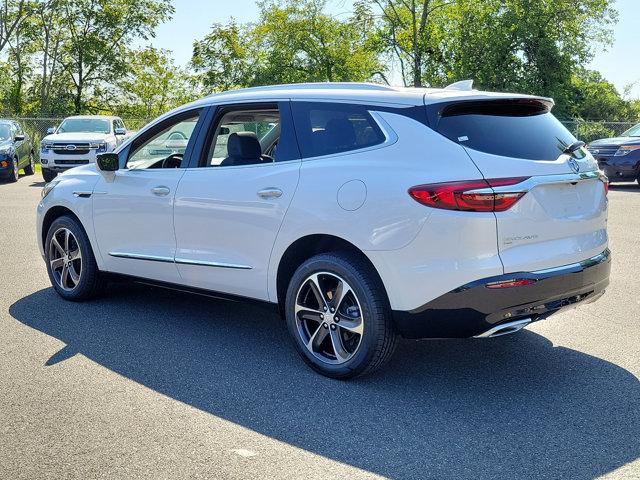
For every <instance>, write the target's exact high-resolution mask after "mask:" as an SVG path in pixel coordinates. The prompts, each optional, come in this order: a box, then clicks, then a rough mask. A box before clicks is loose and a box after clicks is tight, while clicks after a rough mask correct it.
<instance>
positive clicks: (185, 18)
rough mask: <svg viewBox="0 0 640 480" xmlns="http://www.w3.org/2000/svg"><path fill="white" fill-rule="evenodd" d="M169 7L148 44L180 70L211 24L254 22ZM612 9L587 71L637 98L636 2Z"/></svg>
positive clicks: (343, 4) (247, 12) (241, 12)
mask: <svg viewBox="0 0 640 480" xmlns="http://www.w3.org/2000/svg"><path fill="white" fill-rule="evenodd" d="M173 4H174V6H175V9H176V12H175V14H174V16H173V18H172V19H171V20H170V21H169V22H167V23H165V24H163V25H161V26H160V27H158V29H157V31H156V38H155V39H153V40H152V41H151V44H152V45H154V46H155V47H158V48H164V49H167V50H171V51H172V52H173V56H174V58H175V60H176V62H177V63H178V64H179V65H183V66H184V65H186V64H187V63H188V62H189V60H190V59H191V52H192V46H193V41H194V40H198V39H201V38H202V37H204V36H205V35H206V34H207V33H208V32H209V29H210V28H211V25H212V24H213V23H226V22H228V21H229V19H230V18H232V17H233V18H234V19H235V20H236V21H238V22H241V23H242V22H248V21H255V20H257V18H258V8H257V6H256V4H255V0H173ZM351 4H352V2H351V1H350V0H330V1H329V11H330V12H331V13H332V14H334V15H340V14H347V13H348V12H349V11H350V7H351ZM616 8H617V10H618V14H619V17H618V24H617V25H616V26H615V28H614V37H615V41H614V44H613V46H611V47H608V49H607V50H605V49H602V48H598V50H597V51H596V54H595V58H594V59H593V61H592V62H591V64H590V65H589V68H592V69H594V70H599V71H600V72H601V73H602V74H603V75H604V77H605V78H606V79H607V80H609V81H610V82H611V83H613V84H614V85H615V86H616V88H617V89H618V91H619V92H620V93H623V91H624V88H625V87H626V86H627V85H629V84H635V86H634V88H633V89H632V91H631V95H630V96H631V98H640V61H639V60H640V0H617V1H616Z"/></svg>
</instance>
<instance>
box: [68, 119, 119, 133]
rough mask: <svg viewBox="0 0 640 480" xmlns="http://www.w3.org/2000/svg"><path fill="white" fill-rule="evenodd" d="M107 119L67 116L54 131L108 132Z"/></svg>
mask: <svg viewBox="0 0 640 480" xmlns="http://www.w3.org/2000/svg"><path fill="white" fill-rule="evenodd" d="M110 132H111V128H110V123H109V120H102V119H99V118H67V119H66V120H65V121H64V122H62V123H61V124H60V126H59V127H58V131H57V132H56V133H110Z"/></svg>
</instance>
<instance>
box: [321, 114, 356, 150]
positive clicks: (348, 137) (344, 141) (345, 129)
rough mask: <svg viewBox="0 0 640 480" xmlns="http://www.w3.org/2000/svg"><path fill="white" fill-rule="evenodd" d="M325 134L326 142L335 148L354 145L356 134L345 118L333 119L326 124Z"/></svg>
mask: <svg viewBox="0 0 640 480" xmlns="http://www.w3.org/2000/svg"><path fill="white" fill-rule="evenodd" d="M325 132H327V137H328V138H327V139H326V141H327V142H330V143H331V144H333V145H335V146H336V147H350V146H352V145H354V144H355V143H356V132H355V129H354V128H353V123H351V122H350V121H349V120H347V119H346V118H333V119H331V120H329V121H328V122H327V125H326V127H325Z"/></svg>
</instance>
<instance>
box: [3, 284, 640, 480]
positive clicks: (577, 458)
mask: <svg viewBox="0 0 640 480" xmlns="http://www.w3.org/2000/svg"><path fill="white" fill-rule="evenodd" d="M44 306H46V307H44ZM10 313H11V315H12V316H13V317H14V318H16V319H17V320H18V321H20V322H22V323H23V324H25V325H28V326H30V327H32V328H34V329H36V330H39V331H41V332H43V333H45V334H47V335H50V336H52V337H55V338H57V339H60V340H61V341H62V342H64V343H65V344H66V346H65V347H64V348H63V349H62V350H61V351H60V352H58V353H56V354H55V355H53V356H52V357H51V358H49V359H43V363H45V364H46V365H56V364H60V363H61V362H64V360H66V359H67V358H70V357H72V356H74V355H75V354H81V355H84V356H86V357H88V358H90V359H91V360H93V361H95V362H97V363H98V364H100V365H102V366H104V367H105V368H108V369H110V370H112V371H115V372H117V373H119V374H121V375H123V376H125V377H127V378H129V379H131V380H133V381H135V382H138V383H139V384H142V385H144V386H146V387H149V388H151V389H153V390H155V391H157V392H160V393H162V394H164V395H168V396H170V397H172V398H174V399H176V400H179V401H181V402H185V403H187V404H190V405H192V406H194V407H196V408H198V409H200V410H202V411H205V412H209V413H210V414H212V415H215V416H217V417H221V418H224V419H226V420H230V421H232V422H235V423H236V424H239V425H242V426H243V427H246V428H249V429H251V430H253V431H256V432H259V433H261V434H264V435H268V436H270V437H272V438H274V439H277V440H279V441H282V442H286V443H287V444H290V445H293V446H295V447H298V448H301V449H305V450H307V451H310V452H313V453H316V454H319V455H322V456H324V457H327V458H329V459H333V460H337V461H339V462H343V463H346V464H349V465H353V466H355V467H358V468H361V469H364V470H367V471H370V472H373V473H376V474H380V475H384V476H388V477H393V478H425V477H429V478H438V477H449V478H451V477H465V478H468V477H473V478H489V477H491V478H496V477H507V478H516V477H527V478H534V477H551V478H560V477H571V478H594V477H597V476H599V475H603V474H605V473H607V472H611V471H612V470H614V469H616V468H618V467H620V466H622V465H625V464H627V463H629V462H632V461H634V460H636V459H637V458H638V457H639V456H640V442H638V435H639V433H640V409H639V407H638V406H639V405H640V383H639V381H638V379H637V378H636V377H635V376H634V375H632V374H631V373H629V372H628V371H626V370H624V369H623V368H620V367H618V366H616V365H614V364H612V363H609V362H606V361H604V360H601V359H599V358H596V357H593V356H589V355H586V354H584V353H580V352H577V351H574V350H571V349H568V348H564V347H554V346H553V345H552V344H551V342H549V341H548V340H547V339H546V338H544V337H542V336H540V335H537V334H535V333H533V332H530V331H523V332H521V333H519V334H517V335H514V336H511V337H504V338H497V339H492V340H450V341H422V342H417V341H402V342H401V343H400V345H399V347H398V350H397V351H396V354H395V356H394V357H393V359H392V361H391V363H390V364H389V365H388V366H387V367H386V368H385V369H384V370H382V371H380V372H378V373H376V374H374V375H370V376H368V377H364V378H362V379H357V380H355V381H349V382H343V381H336V380H330V379H327V378H324V377H321V376H319V375H317V374H315V373H313V372H312V371H310V370H309V369H308V368H307V367H306V366H305V365H304V364H303V362H302V361H301V360H300V359H299V358H298V356H297V354H296V353H295V352H294V350H293V348H292V347H291V346H290V344H289V339H288V337H287V332H286V329H285V326H284V324H283V322H282V320H280V318H279V317H278V316H277V315H276V314H275V313H273V312H271V311H269V310H267V309H263V308H261V307H258V306H255V305H248V304H241V303H233V302H226V301H222V300H215V299H209V298H206V297H199V296H191V295H187V294H181V293H177V292H171V291H166V290H161V289H156V288H153V287H146V286H142V285H132V284H123V285H115V286H112V287H110V291H109V295H108V296H107V297H105V298H103V299H100V300H95V301H93V302H89V303H85V304H82V305H78V304H74V303H68V302H65V301H63V300H61V299H60V298H59V297H58V296H57V295H56V294H55V292H54V291H53V289H51V288H49V289H45V290H41V291H38V292H36V293H33V294H31V295H29V296H27V297H25V298H23V299H21V300H19V301H18V302H16V303H15V304H13V305H12V306H11V307H10ZM49 368H51V367H49Z"/></svg>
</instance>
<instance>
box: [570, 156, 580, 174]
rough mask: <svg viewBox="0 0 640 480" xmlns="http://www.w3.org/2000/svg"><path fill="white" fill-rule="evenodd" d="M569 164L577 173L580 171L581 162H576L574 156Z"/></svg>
mask: <svg viewBox="0 0 640 480" xmlns="http://www.w3.org/2000/svg"><path fill="white" fill-rule="evenodd" d="M568 163H569V166H570V167H571V170H573V171H574V172H575V173H578V172H579V171H580V164H579V163H578V162H576V161H575V160H574V159H573V158H570V159H569V160H568Z"/></svg>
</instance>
